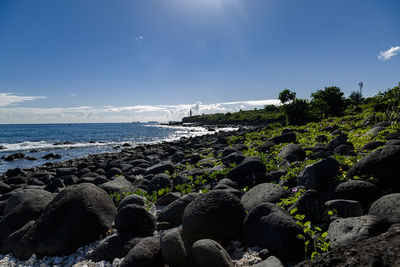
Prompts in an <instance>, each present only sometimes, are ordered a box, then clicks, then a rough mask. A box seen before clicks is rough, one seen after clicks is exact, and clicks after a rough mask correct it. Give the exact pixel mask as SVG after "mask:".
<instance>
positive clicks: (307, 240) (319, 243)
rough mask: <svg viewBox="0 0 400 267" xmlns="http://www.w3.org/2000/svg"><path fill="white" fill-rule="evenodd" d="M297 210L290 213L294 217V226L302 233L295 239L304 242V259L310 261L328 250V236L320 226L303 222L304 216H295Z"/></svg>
mask: <svg viewBox="0 0 400 267" xmlns="http://www.w3.org/2000/svg"><path fill="white" fill-rule="evenodd" d="M296 212H297V208H294V209H292V210H291V211H290V214H291V215H294V219H295V220H296V224H297V225H299V226H300V227H301V228H302V230H303V233H302V234H298V235H297V238H299V239H301V240H303V241H304V257H305V258H308V257H310V258H311V259H312V260H313V259H314V258H315V257H317V256H318V255H319V254H320V253H323V252H326V251H328V249H329V245H330V242H328V241H327V240H326V236H327V235H328V232H327V231H324V230H323V229H322V228H321V227H320V226H317V225H313V224H312V223H311V222H310V221H306V222H304V218H305V215H302V214H296Z"/></svg>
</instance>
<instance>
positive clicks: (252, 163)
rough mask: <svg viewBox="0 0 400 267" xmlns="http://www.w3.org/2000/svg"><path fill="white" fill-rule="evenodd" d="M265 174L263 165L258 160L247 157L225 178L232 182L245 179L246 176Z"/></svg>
mask: <svg viewBox="0 0 400 267" xmlns="http://www.w3.org/2000/svg"><path fill="white" fill-rule="evenodd" d="M265 172H266V169H265V165H264V163H263V162H262V161H261V160H260V159H259V158H255V157H249V158H246V159H244V160H243V162H242V163H241V164H239V165H238V166H236V167H235V168H233V169H232V170H230V171H229V172H228V175H227V177H228V178H229V179H231V180H233V181H239V180H240V179H241V178H245V177H246V176H249V175H252V174H255V173H265Z"/></svg>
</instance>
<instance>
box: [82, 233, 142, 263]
mask: <svg viewBox="0 0 400 267" xmlns="http://www.w3.org/2000/svg"><path fill="white" fill-rule="evenodd" d="M140 240H141V238H140V237H136V236H135V235H133V234H118V235H113V236H110V237H108V238H107V239H105V240H104V241H102V242H101V243H99V244H98V245H97V246H96V247H95V248H94V249H93V251H92V252H91V253H90V254H89V255H88V256H87V258H88V259H90V260H92V261H94V262H99V261H103V260H105V261H108V262H113V260H114V259H115V258H119V259H121V258H123V257H125V256H126V254H128V252H129V251H130V250H131V249H132V248H133V247H134V246H136V245H137V243H139V241H140Z"/></svg>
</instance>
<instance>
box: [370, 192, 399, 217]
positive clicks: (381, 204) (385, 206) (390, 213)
mask: <svg viewBox="0 0 400 267" xmlns="http://www.w3.org/2000/svg"><path fill="white" fill-rule="evenodd" d="M399 203H400V193H396V194H390V195H386V196H383V197H381V198H379V199H378V200H376V201H375V202H374V203H372V205H371V207H370V209H369V212H368V214H370V215H375V216H376V217H378V218H379V219H381V220H383V221H386V222H388V223H390V224H394V223H400V205H399Z"/></svg>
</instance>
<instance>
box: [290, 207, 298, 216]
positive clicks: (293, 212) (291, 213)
mask: <svg viewBox="0 0 400 267" xmlns="http://www.w3.org/2000/svg"><path fill="white" fill-rule="evenodd" d="M296 211H297V208H293V209H291V210H290V212H289V213H290V215H293V214H295V213H296Z"/></svg>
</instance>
